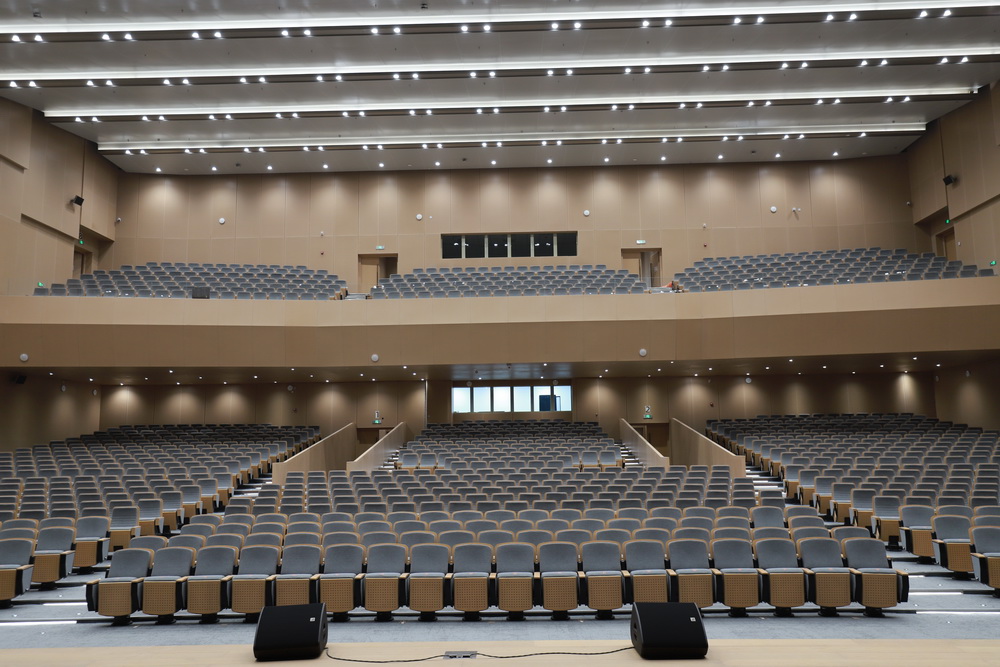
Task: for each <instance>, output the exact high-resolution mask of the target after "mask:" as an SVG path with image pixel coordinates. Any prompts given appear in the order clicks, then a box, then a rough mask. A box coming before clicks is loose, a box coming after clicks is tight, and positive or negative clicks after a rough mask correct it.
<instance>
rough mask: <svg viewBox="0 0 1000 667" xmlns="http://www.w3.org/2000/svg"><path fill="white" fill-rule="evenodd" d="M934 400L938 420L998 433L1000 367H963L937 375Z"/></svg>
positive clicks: (942, 371) (997, 365)
mask: <svg viewBox="0 0 1000 667" xmlns="http://www.w3.org/2000/svg"><path fill="white" fill-rule="evenodd" d="M936 377H937V381H936V382H934V396H935V402H936V405H937V416H938V418H939V419H946V420H950V421H954V422H958V423H962V424H971V425H973V426H979V427H981V428H986V429H1000V410H997V405H1000V386H998V384H997V382H996V378H997V377H1000V364H998V363H992V364H988V365H983V366H976V365H970V364H964V365H960V366H954V367H952V368H945V369H941V370H940V371H938V372H937V374H936Z"/></svg>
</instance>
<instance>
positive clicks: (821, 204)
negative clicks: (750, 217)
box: [763, 163, 863, 227]
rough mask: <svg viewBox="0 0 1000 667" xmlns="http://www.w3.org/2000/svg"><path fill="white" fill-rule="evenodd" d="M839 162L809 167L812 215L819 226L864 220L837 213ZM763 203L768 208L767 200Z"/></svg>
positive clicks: (839, 224)
mask: <svg viewBox="0 0 1000 667" xmlns="http://www.w3.org/2000/svg"><path fill="white" fill-rule="evenodd" d="M837 164H838V163H821V164H814V165H811V166H809V167H808V171H809V204H810V215H811V216H812V220H813V224H815V225H817V226H822V227H827V226H835V225H836V226H843V225H849V224H852V222H853V223H858V222H863V221H861V220H854V221H851V220H847V219H844V218H843V217H842V216H839V215H838V214H837V213H838V212H837V168H836V167H837ZM763 203H764V205H765V208H767V202H763ZM788 206H789V207H792V206H796V207H797V206H799V205H798V204H789V205H788ZM778 213H781V211H779V212H778Z"/></svg>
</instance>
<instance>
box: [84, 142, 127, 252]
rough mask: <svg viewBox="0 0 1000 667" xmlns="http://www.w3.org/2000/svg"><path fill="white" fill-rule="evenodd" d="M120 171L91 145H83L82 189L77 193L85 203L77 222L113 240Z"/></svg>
mask: <svg viewBox="0 0 1000 667" xmlns="http://www.w3.org/2000/svg"><path fill="white" fill-rule="evenodd" d="M120 173H121V170H119V169H118V167H116V166H115V165H113V164H112V163H111V162H109V161H108V160H107V159H105V158H104V157H102V156H101V155H100V154H98V152H97V149H96V148H95V147H94V146H93V145H91V144H88V145H87V147H86V149H85V150H84V156H83V189H82V191H81V192H80V194H81V195H82V196H83V198H84V199H85V200H86V202H85V204H86V205H85V206H84V207H82V208H81V210H80V212H81V218H80V225H81V226H82V227H85V228H86V229H89V230H91V231H92V232H95V233H97V234H100V235H101V236H103V237H104V238H106V239H108V240H111V241H114V240H115V227H116V223H115V217H116V216H117V212H116V211H117V206H118V175H119V174H120Z"/></svg>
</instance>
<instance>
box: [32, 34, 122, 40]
mask: <svg viewBox="0 0 1000 667" xmlns="http://www.w3.org/2000/svg"><path fill="white" fill-rule="evenodd" d="M101 39H103V40H104V41H105V42H110V41H111V35H109V34H108V33H104V34H103V35H101ZM17 41H19V42H20V41H21V40H20V39H18V40H17Z"/></svg>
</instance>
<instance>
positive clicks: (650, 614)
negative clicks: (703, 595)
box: [632, 602, 708, 660]
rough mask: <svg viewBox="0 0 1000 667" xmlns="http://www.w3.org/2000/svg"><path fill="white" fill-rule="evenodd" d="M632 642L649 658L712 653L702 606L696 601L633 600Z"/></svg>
mask: <svg viewBox="0 0 1000 667" xmlns="http://www.w3.org/2000/svg"><path fill="white" fill-rule="evenodd" d="M632 646H634V647H635V650H636V652H637V653H638V654H639V655H640V656H642V657H643V658H646V659H647V660H690V659H692V658H704V657H705V656H706V655H707V654H708V636H707V635H706V634H705V625H704V623H703V621H702V618H701V610H700V609H698V605H696V604H694V603H693V602H635V603H633V604H632Z"/></svg>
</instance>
